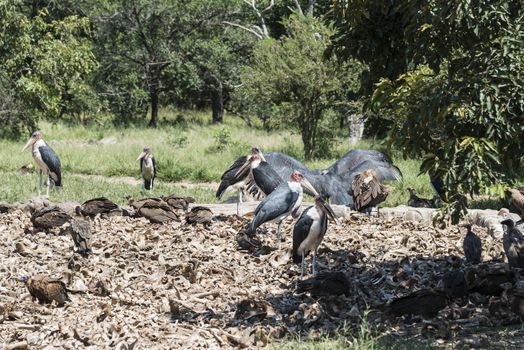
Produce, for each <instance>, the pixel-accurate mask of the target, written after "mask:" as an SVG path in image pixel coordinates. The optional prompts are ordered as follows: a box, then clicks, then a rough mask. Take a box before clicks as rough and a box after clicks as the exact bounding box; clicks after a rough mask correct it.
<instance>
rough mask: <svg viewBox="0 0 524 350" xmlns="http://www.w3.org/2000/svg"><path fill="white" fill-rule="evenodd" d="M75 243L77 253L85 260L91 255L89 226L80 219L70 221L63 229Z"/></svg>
mask: <svg viewBox="0 0 524 350" xmlns="http://www.w3.org/2000/svg"><path fill="white" fill-rule="evenodd" d="M65 231H66V233H69V234H70V235H71V237H72V238H73V242H75V246H76V247H77V249H78V252H79V253H80V255H82V256H83V257H85V258H87V257H88V256H89V255H90V254H91V253H92V251H91V225H90V224H89V222H88V221H85V220H82V219H72V220H71V222H69V224H68V226H67V227H66V229H65Z"/></svg>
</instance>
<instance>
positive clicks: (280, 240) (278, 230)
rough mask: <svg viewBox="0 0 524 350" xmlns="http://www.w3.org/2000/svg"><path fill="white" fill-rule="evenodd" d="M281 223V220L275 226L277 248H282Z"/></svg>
mask: <svg viewBox="0 0 524 350" xmlns="http://www.w3.org/2000/svg"><path fill="white" fill-rule="evenodd" d="M281 225H282V221H280V222H279V223H278V226H277V239H278V249H280V248H282V236H281V234H280V226H281Z"/></svg>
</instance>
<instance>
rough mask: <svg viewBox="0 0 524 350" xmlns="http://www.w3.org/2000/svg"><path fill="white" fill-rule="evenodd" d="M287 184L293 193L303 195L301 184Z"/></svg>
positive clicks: (291, 182) (293, 182) (289, 182)
mask: <svg viewBox="0 0 524 350" xmlns="http://www.w3.org/2000/svg"><path fill="white" fill-rule="evenodd" d="M287 184H288V186H289V188H291V191H293V192H297V193H299V194H302V185H300V183H299V182H296V181H288V182H287Z"/></svg>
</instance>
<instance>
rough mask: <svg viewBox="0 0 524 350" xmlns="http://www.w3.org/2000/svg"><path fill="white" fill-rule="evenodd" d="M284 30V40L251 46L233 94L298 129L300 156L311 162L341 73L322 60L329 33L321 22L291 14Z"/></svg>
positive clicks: (331, 62) (253, 108) (332, 63)
mask: <svg viewBox="0 0 524 350" xmlns="http://www.w3.org/2000/svg"><path fill="white" fill-rule="evenodd" d="M285 25H286V29H287V33H286V35H284V36H282V37H281V38H279V39H278V40H277V39H272V38H266V39H263V40H260V41H259V42H258V43H257V45H256V46H255V48H254V52H253V59H252V62H253V63H252V65H251V66H249V67H247V68H245V70H244V71H243V73H242V75H241V80H242V84H243V85H242V88H241V91H239V93H240V94H241V95H242V96H243V100H244V101H249V106H248V107H249V108H250V110H251V111H255V112H256V114H258V115H272V116H273V117H274V118H276V119H277V122H278V123H280V124H283V125H291V126H293V127H298V129H299V130H300V132H301V136H302V141H303V144H304V156H305V158H306V159H311V158H312V157H313V156H315V151H316V149H317V146H318V144H319V142H321V137H320V135H319V125H320V124H321V122H322V120H323V118H325V117H326V116H327V115H328V114H329V113H330V111H332V108H331V106H332V105H333V104H334V103H335V102H336V101H335V97H336V94H337V92H339V91H340V90H341V88H342V86H343V79H341V78H340V77H341V76H342V77H343V76H344V72H343V71H341V70H339V68H340V67H339V66H338V65H337V63H336V61H335V58H328V59H324V53H325V50H326V48H327V47H328V46H329V44H330V40H329V38H330V36H331V35H332V34H333V32H332V30H331V29H330V28H329V27H327V26H325V25H324V24H323V23H322V21H320V20H319V19H316V18H314V17H311V16H303V15H298V14H295V15H292V16H291V17H290V18H289V20H287V21H286V22H285Z"/></svg>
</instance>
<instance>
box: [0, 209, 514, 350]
mask: <svg viewBox="0 0 524 350" xmlns="http://www.w3.org/2000/svg"><path fill="white" fill-rule="evenodd" d="M166 201H167V200H166ZM160 206H163V204H161V205H158V203H150V205H149V207H148V208H153V209H154V210H156V209H155V208H158V207H160ZM140 208H146V207H142V206H140ZM199 208H200V209H199V210H198V211H195V213H194V214H188V213H186V210H187V208H182V213H179V214H177V218H178V219H179V220H172V221H169V222H168V223H164V224H160V223H155V222H154V221H153V220H151V221H150V220H148V219H146V218H142V217H133V215H131V216H125V215H108V216H100V215H95V216H93V217H89V216H87V217H85V219H84V220H86V221H88V222H89V224H90V228H91V232H90V244H91V248H90V249H91V252H90V253H91V254H89V256H88V257H87V258H86V257H85V256H86V255H85V254H84V255H81V254H77V253H75V252H74V251H76V248H74V246H75V243H74V241H73V240H72V239H71V236H70V235H65V234H63V233H64V230H55V231H53V230H45V229H41V228H39V227H35V226H33V223H32V222H31V216H30V215H29V214H28V213H26V212H24V211H22V210H19V209H15V210H9V211H7V210H6V213H4V214H0V235H1V236H2V238H3V239H2V240H1V242H0V317H1V318H0V347H2V346H5V347H6V348H16V347H17V346H18V347H20V348H24V347H39V348H46V347H47V348H52V347H56V348H80V347H84V346H97V347H100V348H108V347H115V348H116V349H124V348H126V349H132V348H133V347H134V346H135V345H139V346H140V347H141V348H147V349H154V348H192V347H194V348H196V347H206V348H216V347H220V346H223V347H257V346H263V345H265V344H267V343H268V342H269V341H270V340H271V339H273V341H276V339H281V338H285V337H288V336H291V337H292V336H296V335H301V336H302V337H303V338H304V337H312V338H315V337H317V336H320V335H321V334H326V333H327V334H329V333H334V332H337V331H338V330H340V329H341V327H344V326H345V329H349V330H358V328H359V326H360V324H361V323H362V322H363V319H365V320H366V322H368V323H369V324H371V325H372V326H373V327H375V328H376V329H377V331H380V332H382V333H385V334H391V335H393V336H395V335H399V336H402V337H403V338H405V337H412V338H420V339H431V340H435V341H438V342H439V343H441V344H446V343H449V344H451V343H453V344H461V343H462V344H467V345H474V346H483V344H489V345H494V344H500V345H504V346H512V345H515V344H517V343H516V342H520V341H521V339H522V336H523V335H524V331H523V330H522V329H520V327H521V317H523V309H524V307H523V305H524V302H523V300H524V294H522V293H524V290H523V287H524V286H523V285H522V284H523V282H522V277H520V276H518V274H516V273H515V272H514V271H509V269H508V268H507V264H506V263H505V256H504V252H503V248H502V241H501V239H497V238H494V237H492V236H491V235H489V234H488V233H487V232H486V230H485V229H481V228H475V231H476V233H477V234H478V235H479V236H480V238H481V240H482V244H483V252H482V254H483V255H482V260H483V262H482V263H481V264H478V265H465V262H464V259H463V252H462V240H463V238H464V235H465V231H464V230H462V232H461V231H460V230H459V228H457V227H449V228H447V229H443V230H441V229H437V228H433V227H429V226H425V225H423V224H419V223H413V222H409V221H404V220H402V219H398V218H390V219H383V218H370V217H366V216H362V215H360V214H351V215H348V216H347V217H346V218H344V219H343V220H340V222H339V224H338V225H333V224H331V225H330V226H329V228H328V232H327V234H326V237H325V239H324V242H323V243H322V244H321V246H320V249H319V254H318V258H317V262H318V265H317V268H318V270H319V271H320V274H319V275H318V276H317V278H316V279H313V280H312V279H308V280H306V281H302V282H301V281H300V266H297V265H293V264H292V263H291V259H290V248H291V232H290V230H292V221H291V220H288V221H286V222H285V225H284V230H283V232H284V233H285V234H284V235H283V236H285V239H286V241H285V242H284V243H283V244H282V247H283V248H282V249H280V250H279V249H277V247H278V243H277V242H276V237H275V235H274V234H273V231H274V228H272V227H271V226H267V227H266V228H269V232H271V233H270V234H259V236H260V240H261V245H260V246H256V247H252V248H249V247H248V249H241V248H240V247H239V246H238V243H237V240H236V239H235V238H236V235H237V233H238V232H239V231H241V229H242V228H243V227H244V226H245V225H246V223H247V222H248V221H247V220H246V219H244V218H239V217H237V216H218V217H213V218H212V219H211V220H208V219H210V218H211V216H212V214H210V212H209V211H207V210H205V208H204V209H202V208H203V207H199ZM81 209H82V208H81ZM153 209H150V210H153ZM68 215H69V214H68ZM184 216H185V217H186V220H182V217H184ZM204 219H205V220H204ZM308 262H309V259H308ZM307 277H311V276H307ZM323 279H324V280H323ZM35 281H36V282H35ZM325 281H327V282H325ZM62 282H63V283H62ZM35 283H36V284H35ZM324 283H332V284H331V286H333V285H336V286H338V287H337V288H332V287H328V288H327V289H326V288H325V285H324ZM47 285H49V288H54V289H52V290H51V292H56V293H58V294H57V295H59V296H60V299H59V300H58V299H53V298H52V297H50V298H51V299H50V300H40V301H42V302H43V303H42V304H41V303H39V299H41V298H37V299H33V296H34V293H33V296H32V294H30V293H29V291H30V289H31V288H30V287H31V286H33V287H34V288H36V287H39V288H44V289H45V288H48V287H46V286H47ZM28 287H29V288H28ZM62 288H63V289H62ZM334 291H338V292H334ZM333 294H335V295H333ZM45 295H51V294H45ZM53 295H54V294H53ZM44 299H45V298H44ZM69 300H70V301H69ZM47 301H50V302H51V303H50V304H46V303H45V302H47ZM519 312H520V313H519ZM508 325H509V327H513V325H515V326H514V327H515V330H514V331H512V332H511V336H509V335H508V333H500V332H498V330H499V329H500V327H508ZM490 330H492V333H493V334H492V336H491V335H490Z"/></svg>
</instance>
